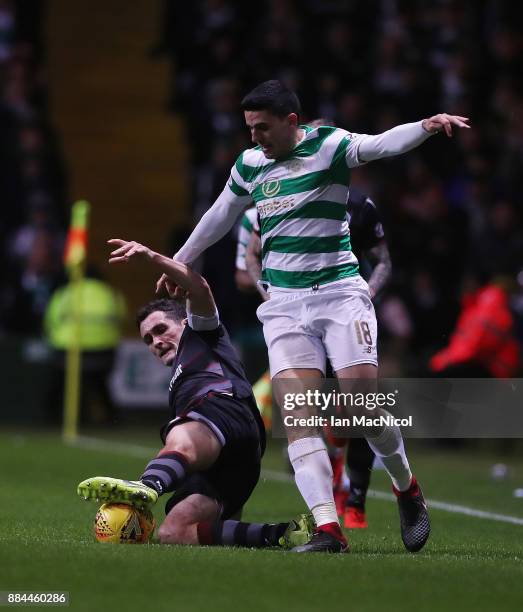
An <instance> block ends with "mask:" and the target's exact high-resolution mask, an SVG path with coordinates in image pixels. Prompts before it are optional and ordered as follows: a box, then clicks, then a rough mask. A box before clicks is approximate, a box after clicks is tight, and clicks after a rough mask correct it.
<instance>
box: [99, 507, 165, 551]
mask: <svg viewBox="0 0 523 612" xmlns="http://www.w3.org/2000/svg"><path fill="white" fill-rule="evenodd" d="M155 527H156V523H155V520H154V517H153V515H152V513H151V512H150V511H149V510H138V508H135V507H134V506H130V505H129V504H103V506H100V509H99V510H98V512H97V513H96V517H95V519H94V536H95V538H96V539H97V540H98V542H110V543H112V544H145V542H147V541H148V540H149V538H150V537H151V535H152V533H153V532H154V528H155Z"/></svg>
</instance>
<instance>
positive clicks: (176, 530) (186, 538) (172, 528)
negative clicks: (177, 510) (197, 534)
mask: <svg viewBox="0 0 523 612" xmlns="http://www.w3.org/2000/svg"><path fill="white" fill-rule="evenodd" d="M193 531H194V529H191V525H188V524H186V523H178V524H177V523H170V522H169V523H167V522H165V523H163V524H162V525H160V528H159V529H158V539H159V540H160V544H195V543H196V542H195V541H194V536H193Z"/></svg>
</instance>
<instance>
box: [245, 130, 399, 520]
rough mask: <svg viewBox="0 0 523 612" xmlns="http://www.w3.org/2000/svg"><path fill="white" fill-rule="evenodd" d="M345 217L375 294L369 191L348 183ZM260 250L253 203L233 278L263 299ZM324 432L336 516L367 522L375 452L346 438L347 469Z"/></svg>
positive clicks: (380, 250) (378, 273)
mask: <svg viewBox="0 0 523 612" xmlns="http://www.w3.org/2000/svg"><path fill="white" fill-rule="evenodd" d="M308 125H310V126H311V127H314V126H317V127H319V126H324V125H332V124H330V123H329V122H328V121H327V120H321V119H316V120H315V121H313V122H310V123H309V124H308ZM347 220H348V222H349V231H350V241H351V248H352V251H353V252H354V254H355V255H356V257H357V259H358V262H359V263H360V264H361V262H362V259H363V260H368V259H370V261H371V263H372V264H373V266H374V267H373V269H372V272H371V273H370V276H369V277H368V279H367V283H368V285H369V295H370V297H371V299H374V298H375V297H376V296H377V295H379V293H380V291H382V289H383V288H384V287H385V285H386V284H387V283H388V282H389V280H390V278H391V275H392V263H391V260H390V253H389V249H388V246H387V241H386V240H385V234H384V231H383V225H382V223H381V218H380V215H379V213H378V209H377V207H376V205H375V204H374V202H373V201H372V199H371V198H370V197H368V196H367V195H366V194H364V193H362V192H361V191H360V190H359V189H355V188H354V187H352V186H351V188H350V193H349V197H348V199H347ZM261 250H262V248H261V239H260V230H259V223H258V219H257V215H256V207H255V206H253V207H252V208H249V209H248V210H246V211H245V213H244V215H243V217H242V221H241V226H240V231H239V232H238V247H237V252H236V280H237V283H238V280H239V279H240V280H241V281H242V283H241V284H239V283H238V288H240V289H244V290H246V289H249V290H252V289H253V288H254V287H256V288H257V289H258V291H259V292H260V294H261V296H262V297H263V299H264V300H266V299H268V298H269V296H268V294H267V293H266V292H265V290H264V289H263V287H260V283H259V282H258V281H260V280H261V268H262V266H261ZM244 270H245V271H246V272H247V274H248V280H249V281H250V283H249V284H247V282H246V280H245V278H244V277H242V276H240V275H239V273H240V272H242V271H244ZM331 372H332V370H331V369H330V364H329V363H328V364H327V376H332V373H331ZM269 380H270V378H269V374H268V373H266V374H264V375H263V376H262V377H261V379H260V380H259V381H258V382H257V383H256V384H255V385H254V386H253V391H254V395H255V397H256V401H257V403H258V408H259V409H260V412H261V413H262V416H263V419H264V422H265V423H266V424H267V423H269V422H270V418H269V413H270V411H271V409H272V397H271V394H270V391H268V387H270V382H269ZM324 434H325V435H326V438H327V441H328V442H330V446H329V447H328V452H329V457H330V460H331V464H332V470H333V474H334V476H333V491H334V502H335V504H336V511H337V513H338V516H340V517H343V525H344V527H347V528H349V529H361V528H366V527H367V526H368V523H367V518H366V514H365V504H366V497H367V491H368V489H369V485H370V477H371V472H372V466H373V463H374V453H373V452H372V450H371V449H370V447H369V445H368V443H367V441H366V440H365V438H360V437H353V438H352V439H351V440H350V441H349V445H348V449H347V453H346V464H347V469H348V474H347V473H346V472H345V465H344V464H345V448H344V446H345V443H346V442H347V440H346V439H342V438H336V437H333V436H332V435H331V431H330V429H329V428H324Z"/></svg>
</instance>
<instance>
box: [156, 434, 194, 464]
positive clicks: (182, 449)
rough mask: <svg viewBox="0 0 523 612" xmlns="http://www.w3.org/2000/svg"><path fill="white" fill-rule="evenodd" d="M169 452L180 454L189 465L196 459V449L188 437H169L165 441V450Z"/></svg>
mask: <svg viewBox="0 0 523 612" xmlns="http://www.w3.org/2000/svg"><path fill="white" fill-rule="evenodd" d="M164 450H167V451H169V452H175V453H180V455H183V456H184V458H185V460H186V461H187V463H188V464H189V465H191V464H192V463H194V462H195V460H196V457H197V447H196V444H195V443H194V441H193V440H191V438H190V437H188V436H185V435H182V436H170V437H169V438H168V439H167V443H166V445H165V449H164Z"/></svg>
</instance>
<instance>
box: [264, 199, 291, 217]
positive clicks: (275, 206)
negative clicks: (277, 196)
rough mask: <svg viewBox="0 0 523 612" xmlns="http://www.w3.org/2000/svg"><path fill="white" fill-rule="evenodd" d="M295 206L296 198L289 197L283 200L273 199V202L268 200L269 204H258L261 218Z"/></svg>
mask: <svg viewBox="0 0 523 612" xmlns="http://www.w3.org/2000/svg"><path fill="white" fill-rule="evenodd" d="M293 206H294V198H293V197H292V196H291V197H288V198H284V199H283V200H273V201H272V202H267V204H258V206H257V209H258V214H259V215H260V218H261V219H265V217H267V216H269V215H271V214H279V213H282V212H284V211H285V210H288V209H289V208H292V207H293Z"/></svg>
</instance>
